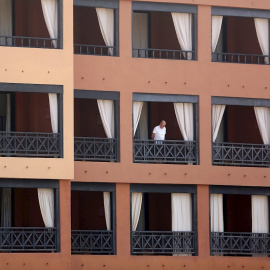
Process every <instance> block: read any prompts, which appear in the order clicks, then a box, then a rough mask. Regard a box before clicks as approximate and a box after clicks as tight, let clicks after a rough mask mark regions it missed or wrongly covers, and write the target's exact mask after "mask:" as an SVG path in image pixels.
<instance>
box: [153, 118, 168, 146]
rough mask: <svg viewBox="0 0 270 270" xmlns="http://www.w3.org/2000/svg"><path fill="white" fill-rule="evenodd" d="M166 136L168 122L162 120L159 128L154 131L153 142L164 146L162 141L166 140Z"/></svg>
mask: <svg viewBox="0 0 270 270" xmlns="http://www.w3.org/2000/svg"><path fill="white" fill-rule="evenodd" d="M165 135H166V122H165V120H162V121H161V122H160V124H159V126H156V127H155V128H154V129H153V133H152V140H155V141H157V142H156V143H157V144H162V142H161V141H164V140H165Z"/></svg>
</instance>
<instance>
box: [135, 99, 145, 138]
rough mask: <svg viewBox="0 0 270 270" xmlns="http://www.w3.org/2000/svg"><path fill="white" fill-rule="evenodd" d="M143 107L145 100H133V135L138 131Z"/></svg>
mask: <svg viewBox="0 0 270 270" xmlns="http://www.w3.org/2000/svg"><path fill="white" fill-rule="evenodd" d="M142 108H143V102H142V101H134V102H133V136H134V135H135V133H136V130H137V127H138V124H139V121H140V117H141V113H142Z"/></svg>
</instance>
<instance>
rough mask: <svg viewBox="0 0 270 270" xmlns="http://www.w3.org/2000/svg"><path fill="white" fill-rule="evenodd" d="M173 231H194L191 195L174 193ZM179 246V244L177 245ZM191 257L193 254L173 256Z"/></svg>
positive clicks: (172, 201) (172, 199)
mask: <svg viewBox="0 0 270 270" xmlns="http://www.w3.org/2000/svg"><path fill="white" fill-rule="evenodd" d="M171 205H172V231H183V232H190V231H192V200H191V194H189V193H172V194H171ZM176 245H177V244H176ZM173 255H174V256H191V254H189V253H187V254H173Z"/></svg>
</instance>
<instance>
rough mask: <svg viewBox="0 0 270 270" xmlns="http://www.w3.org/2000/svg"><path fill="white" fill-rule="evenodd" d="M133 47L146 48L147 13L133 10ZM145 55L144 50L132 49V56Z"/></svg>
mask: <svg viewBox="0 0 270 270" xmlns="http://www.w3.org/2000/svg"><path fill="white" fill-rule="evenodd" d="M132 47H133V48H134V49H147V48H148V14H147V13H137V12H133V44H132ZM139 55H140V57H145V51H134V52H133V57H138V56H139Z"/></svg>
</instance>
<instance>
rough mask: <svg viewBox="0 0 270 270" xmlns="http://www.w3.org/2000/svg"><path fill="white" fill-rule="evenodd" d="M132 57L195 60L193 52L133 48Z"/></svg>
mask: <svg viewBox="0 0 270 270" xmlns="http://www.w3.org/2000/svg"><path fill="white" fill-rule="evenodd" d="M132 56H133V57H137V58H154V59H170V60H196V55H195V51H185V50H167V49H146V48H139V49H138V48H133V49H132Z"/></svg>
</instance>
